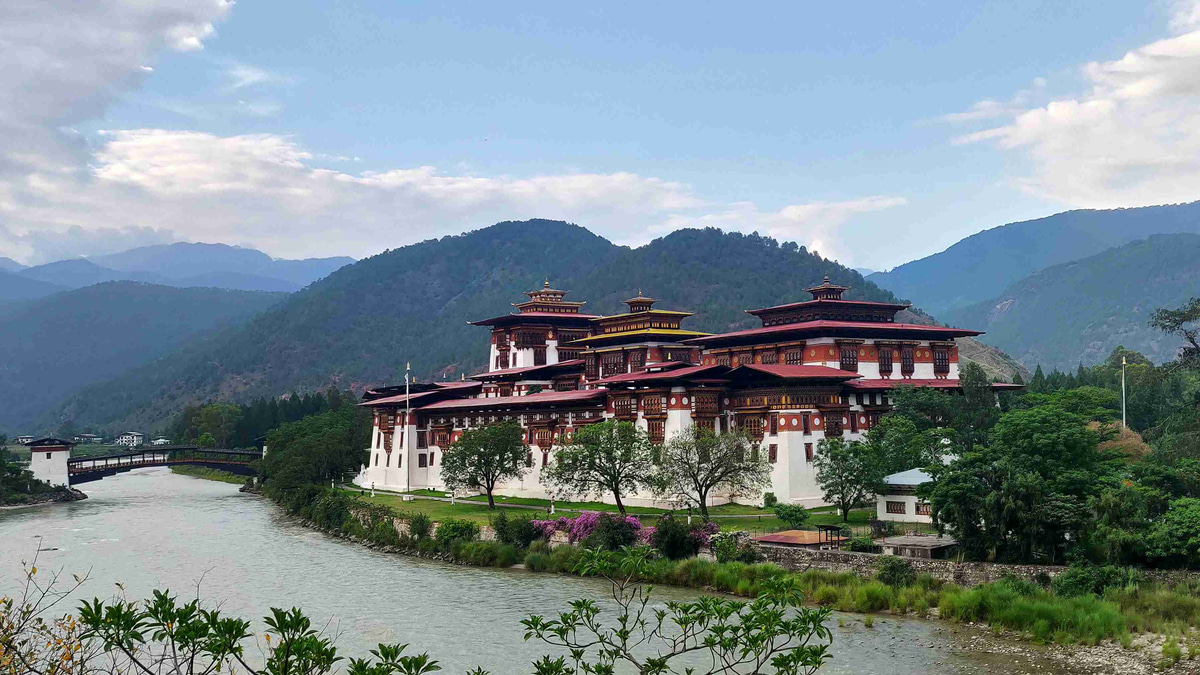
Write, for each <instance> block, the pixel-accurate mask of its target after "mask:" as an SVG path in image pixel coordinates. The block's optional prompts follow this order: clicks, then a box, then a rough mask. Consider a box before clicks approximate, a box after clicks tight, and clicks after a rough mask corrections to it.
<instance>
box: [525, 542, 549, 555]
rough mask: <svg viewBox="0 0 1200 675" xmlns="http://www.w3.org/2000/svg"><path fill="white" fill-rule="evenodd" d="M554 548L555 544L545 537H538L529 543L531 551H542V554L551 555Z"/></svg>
mask: <svg viewBox="0 0 1200 675" xmlns="http://www.w3.org/2000/svg"><path fill="white" fill-rule="evenodd" d="M553 550H554V545H553V544H551V543H550V542H548V541H546V540H545V539H538V540H537V541H535V542H533V543H531V544H530V545H529V552H530V553H542V554H545V555H547V556H549V555H550V552H551V551H553Z"/></svg>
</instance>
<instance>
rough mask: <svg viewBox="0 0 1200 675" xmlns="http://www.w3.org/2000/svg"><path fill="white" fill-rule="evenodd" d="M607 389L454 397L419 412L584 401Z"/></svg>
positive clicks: (425, 407) (605, 392)
mask: <svg viewBox="0 0 1200 675" xmlns="http://www.w3.org/2000/svg"><path fill="white" fill-rule="evenodd" d="M607 395H608V390H607V389H579V390H574V391H546V392H542V393H539V394H528V395H526V396H493V397H490V398H456V399H452V400H449V401H438V402H437V403H430V404H429V405H427V406H423V407H422V408H421V412H430V411H437V410H460V409H463V408H466V409H475V408H512V407H519V406H526V407H527V406H538V405H548V404H552V403H586V402H588V401H591V400H593V399H604V397H605V396H607Z"/></svg>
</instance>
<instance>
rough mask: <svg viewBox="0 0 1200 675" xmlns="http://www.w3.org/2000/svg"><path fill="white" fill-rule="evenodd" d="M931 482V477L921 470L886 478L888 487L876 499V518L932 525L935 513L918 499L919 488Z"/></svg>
mask: <svg viewBox="0 0 1200 675" xmlns="http://www.w3.org/2000/svg"><path fill="white" fill-rule="evenodd" d="M930 480H932V478H931V477H930V475H929V474H927V473H925V472H924V471H922V470H920V469H909V470H908V471H901V472H900V473H894V474H892V475H890V476H887V477H885V478H884V479H883V482H884V484H886V485H887V487H886V489H884V491H883V493H882V494H879V495H876V497H875V499H876V504H875V517H876V518H878V519H879V520H891V521H894V522H899V523H932V522H933V511H932V510H930V507H929V503H928V502H925V501H922V500H920V499H919V498H918V497H917V486H919V485H921V484H923V483H928V482H929V481H930Z"/></svg>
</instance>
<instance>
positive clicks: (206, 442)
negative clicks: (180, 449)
mask: <svg viewBox="0 0 1200 675" xmlns="http://www.w3.org/2000/svg"><path fill="white" fill-rule="evenodd" d="M196 445H199V446H200V447H202V448H215V447H217V440H216V439H215V438H213V435H212V434H210V433H208V432H207V431H206V432H204V433H202V434H200V438H197V439H196Z"/></svg>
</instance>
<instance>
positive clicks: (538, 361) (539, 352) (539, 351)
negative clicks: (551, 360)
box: [533, 347, 546, 366]
mask: <svg viewBox="0 0 1200 675" xmlns="http://www.w3.org/2000/svg"><path fill="white" fill-rule="evenodd" d="M533 365H535V366H544V365H546V348H545V347H534V348H533Z"/></svg>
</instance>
